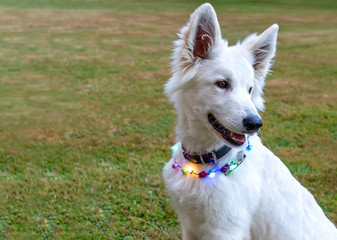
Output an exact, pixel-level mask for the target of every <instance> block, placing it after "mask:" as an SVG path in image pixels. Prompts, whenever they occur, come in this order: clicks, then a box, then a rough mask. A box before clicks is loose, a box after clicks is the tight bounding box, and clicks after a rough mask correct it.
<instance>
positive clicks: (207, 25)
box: [184, 3, 221, 60]
mask: <svg viewBox="0 0 337 240" xmlns="http://www.w3.org/2000/svg"><path fill="white" fill-rule="evenodd" d="M187 27H188V28H187V29H188V31H187V32H185V34H184V35H185V36H184V41H185V44H186V47H187V49H186V50H188V51H191V53H192V54H193V55H192V56H193V57H194V58H200V59H206V58H207V57H208V56H209V53H210V50H211V49H212V48H213V47H214V46H215V44H216V43H217V42H218V41H219V40H220V39H221V32H220V26H219V23H218V19H217V16H216V13H215V11H214V9H213V7H212V6H211V5H210V4H209V3H205V4H203V5H201V6H200V7H199V8H198V9H197V10H196V11H195V12H194V13H193V14H192V16H191V19H190V22H189V24H188V25H187ZM192 49H193V50H192ZM190 56H191V54H190ZM191 60H193V59H191Z"/></svg>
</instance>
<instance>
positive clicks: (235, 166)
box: [229, 163, 238, 171]
mask: <svg viewBox="0 0 337 240" xmlns="http://www.w3.org/2000/svg"><path fill="white" fill-rule="evenodd" d="M237 167H238V165H237V164H235V163H234V164H232V165H230V166H229V170H230V171H233V170H234V169H235V168H237Z"/></svg>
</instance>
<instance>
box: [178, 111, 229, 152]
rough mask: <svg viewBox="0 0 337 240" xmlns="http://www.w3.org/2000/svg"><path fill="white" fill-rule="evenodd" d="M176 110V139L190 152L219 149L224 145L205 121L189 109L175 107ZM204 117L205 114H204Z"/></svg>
mask: <svg viewBox="0 0 337 240" xmlns="http://www.w3.org/2000/svg"><path fill="white" fill-rule="evenodd" d="M176 110H177V115H178V119H177V126H176V135H177V141H180V142H181V143H182V145H183V146H184V148H185V150H186V151H188V152H190V153H203V152H210V151H214V150H217V149H219V148H220V147H221V146H223V145H224V143H223V141H221V140H220V139H218V138H217V137H216V136H215V135H214V134H213V133H212V132H211V131H210V130H209V129H208V128H207V126H206V124H205V121H202V119H200V117H202V116H196V114H195V113H193V112H192V110H191V109H189V108H187V107H184V108H180V107H176ZM205 118H206V116H205Z"/></svg>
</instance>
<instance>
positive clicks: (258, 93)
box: [242, 24, 278, 111]
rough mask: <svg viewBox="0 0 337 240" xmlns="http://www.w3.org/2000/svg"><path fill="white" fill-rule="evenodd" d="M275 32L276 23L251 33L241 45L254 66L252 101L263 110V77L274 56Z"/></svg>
mask: <svg viewBox="0 0 337 240" xmlns="http://www.w3.org/2000/svg"><path fill="white" fill-rule="evenodd" d="M277 32H278V25H277V24H274V25H272V26H271V27H269V28H268V29H267V30H265V31H264V32H263V33H262V34H260V35H258V36H256V35H251V36H249V37H247V38H246V39H245V40H244V41H243V43H242V46H243V47H245V48H246V49H248V51H249V52H250V56H251V59H250V61H251V63H252V65H253V68H254V90H253V93H252V101H253V102H254V104H255V106H256V107H257V108H258V109H259V110H261V111H263V110H264V100H263V98H262V94H263V92H262V90H263V87H264V79H265V77H266V75H267V74H268V72H269V69H270V67H271V63H272V58H273V57H274V56H275V52H276V40H277Z"/></svg>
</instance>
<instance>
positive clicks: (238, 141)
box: [208, 113, 246, 146]
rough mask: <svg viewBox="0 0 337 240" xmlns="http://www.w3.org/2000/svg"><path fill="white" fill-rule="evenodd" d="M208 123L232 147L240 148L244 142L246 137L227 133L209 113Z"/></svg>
mask: <svg viewBox="0 0 337 240" xmlns="http://www.w3.org/2000/svg"><path fill="white" fill-rule="evenodd" d="M208 122H209V123H210V124H211V125H212V127H213V128H214V129H215V130H216V131H217V132H218V133H220V135H221V136H222V137H223V138H224V139H225V140H227V141H228V142H230V143H232V144H233V145H236V146H241V145H242V144H244V143H245V142H246V136H245V135H244V134H238V133H234V132H231V131H229V130H228V129H226V128H225V127H224V126H223V125H222V124H221V123H220V122H219V121H218V120H217V119H216V118H215V117H214V115H213V114H211V113H209V114H208Z"/></svg>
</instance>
